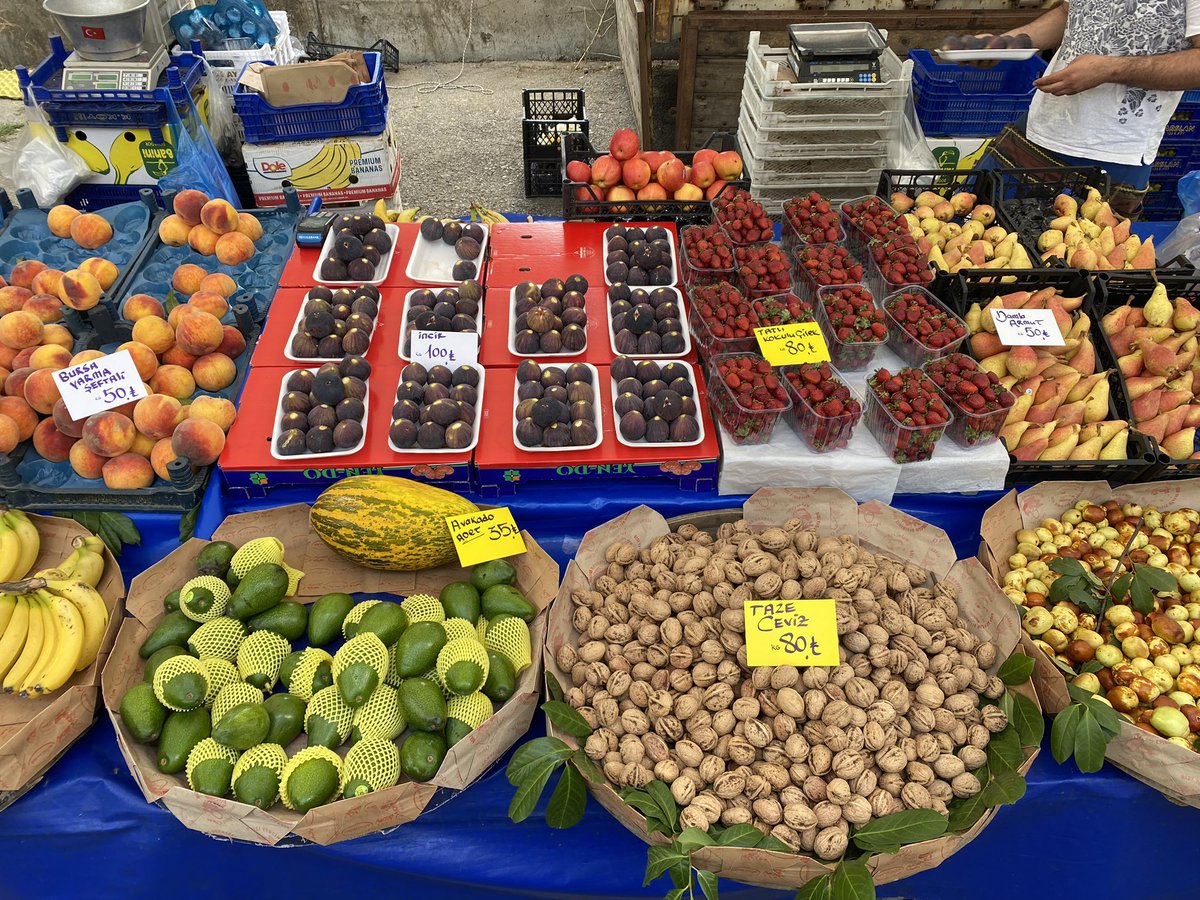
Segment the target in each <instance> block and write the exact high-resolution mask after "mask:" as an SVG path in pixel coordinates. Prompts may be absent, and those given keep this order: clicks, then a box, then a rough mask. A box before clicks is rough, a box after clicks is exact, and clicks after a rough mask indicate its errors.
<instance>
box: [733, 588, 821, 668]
mask: <svg viewBox="0 0 1200 900" xmlns="http://www.w3.org/2000/svg"><path fill="white" fill-rule="evenodd" d="M835 602H836V601H834V600H832V599H825V600H750V601H747V602H746V604H745V605H744V606H743V607H742V611H743V613H744V614H745V616H746V662H747V663H748V664H750V665H751V666H837V665H838V664H839V663H838V633H837V611H836V609H835V608H834V603H835Z"/></svg>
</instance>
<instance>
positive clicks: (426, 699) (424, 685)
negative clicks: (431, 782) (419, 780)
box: [399, 678, 446, 777]
mask: <svg viewBox="0 0 1200 900" xmlns="http://www.w3.org/2000/svg"><path fill="white" fill-rule="evenodd" d="M399 691H400V711H401V712H402V713H404V719H405V721H406V722H408V725H409V727H410V728H412V729H414V730H415V731H441V730H442V729H443V728H444V727H445V726H446V698H445V697H443V696H442V689H441V688H440V687H438V685H437V684H435V683H434V682H432V681H429V680H428V679H426V678H408V679H406V680H405V681H402V682H401V683H400V688H399ZM444 752H445V751H444V750H443V753H444ZM438 762H439V764H440V762H441V761H440V760H439V761H438ZM434 771H435V772H436V771H437V768H436V767H434ZM430 777H433V776H432V775H431V776H430Z"/></svg>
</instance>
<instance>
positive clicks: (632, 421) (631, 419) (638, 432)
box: [621, 410, 646, 441]
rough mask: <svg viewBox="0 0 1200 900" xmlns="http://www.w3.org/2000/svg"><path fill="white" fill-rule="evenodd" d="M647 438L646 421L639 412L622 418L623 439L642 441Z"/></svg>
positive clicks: (634, 411)
mask: <svg viewBox="0 0 1200 900" xmlns="http://www.w3.org/2000/svg"><path fill="white" fill-rule="evenodd" d="M645 436H646V419H645V418H644V417H643V416H642V414H641V413H640V412H638V411H637V410H631V411H629V412H627V413H625V415H623V416H621V437H623V438H625V440H627V441H640V440H641V439H642V438H644V437H645Z"/></svg>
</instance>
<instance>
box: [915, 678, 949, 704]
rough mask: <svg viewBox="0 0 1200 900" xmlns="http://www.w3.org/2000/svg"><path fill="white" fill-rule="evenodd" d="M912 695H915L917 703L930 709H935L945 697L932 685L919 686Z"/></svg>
mask: <svg viewBox="0 0 1200 900" xmlns="http://www.w3.org/2000/svg"><path fill="white" fill-rule="evenodd" d="M914 693H915V694H916V697H917V702H918V703H921V704H923V705H924V706H928V707H929V708H930V709H937V708H938V707H939V706H941V705H942V703H943V702H945V699H946V695H945V694H944V693H943V692H942V690H941V689H940V688H939V687H938V686H937V685H933V684H919V685H917V689H916V691H915V692H914Z"/></svg>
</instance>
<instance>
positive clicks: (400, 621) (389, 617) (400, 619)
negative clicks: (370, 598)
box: [356, 601, 408, 647]
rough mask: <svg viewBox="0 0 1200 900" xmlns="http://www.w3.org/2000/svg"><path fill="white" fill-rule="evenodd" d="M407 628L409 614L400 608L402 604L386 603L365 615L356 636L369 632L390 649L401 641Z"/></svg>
mask: <svg viewBox="0 0 1200 900" xmlns="http://www.w3.org/2000/svg"><path fill="white" fill-rule="evenodd" d="M406 628H408V614H407V613H406V612H405V611H404V610H403V609H402V608H401V607H400V604H399V603H389V602H387V601H384V602H382V603H377V604H375V605H374V606H372V607H371V608H370V609H368V610H367V611H366V612H365V613H364V614H363V617H362V618H361V619H360V620H359V622H358V631H357V632H356V634H362V633H363V632H367V631H369V632H371V633H372V634H374V635H375V636H376V637H378V638H379V639H380V640H381V641H383V643H384V644H385V645H386V646H388V647H390V646H392V644H394V643H396V641H398V640H400V636H401V635H402V634H404V630H405V629H406Z"/></svg>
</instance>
